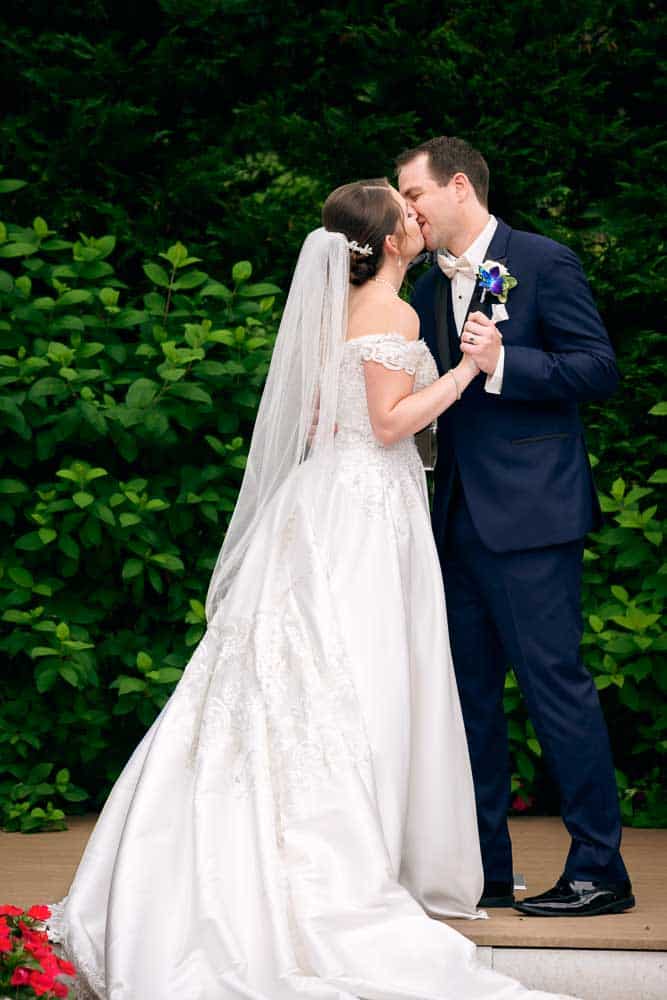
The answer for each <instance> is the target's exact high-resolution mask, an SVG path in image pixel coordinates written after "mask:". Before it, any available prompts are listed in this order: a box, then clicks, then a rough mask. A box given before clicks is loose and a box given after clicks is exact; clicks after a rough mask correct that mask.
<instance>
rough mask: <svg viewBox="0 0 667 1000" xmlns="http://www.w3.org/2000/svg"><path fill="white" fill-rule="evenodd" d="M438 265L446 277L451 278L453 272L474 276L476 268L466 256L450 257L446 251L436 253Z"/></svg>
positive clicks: (468, 276) (469, 276)
mask: <svg viewBox="0 0 667 1000" xmlns="http://www.w3.org/2000/svg"><path fill="white" fill-rule="evenodd" d="M438 267H439V268H440V270H441V271H442V272H443V274H446V275H447V277H448V278H450V279H451V278H453V277H454V275H455V274H463V275H465V276H466V277H467V278H475V277H476V273H477V272H476V269H475V267H474V266H473V265H472V264H471V263H470V261H469V260H468V258H467V257H456V258H455V257H452V256H451V254H448V253H439V254H438Z"/></svg>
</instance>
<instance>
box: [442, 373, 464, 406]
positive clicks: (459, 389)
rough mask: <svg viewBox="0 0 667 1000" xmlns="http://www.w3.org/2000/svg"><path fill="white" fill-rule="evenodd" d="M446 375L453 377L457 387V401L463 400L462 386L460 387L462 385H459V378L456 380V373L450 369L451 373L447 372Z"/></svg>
mask: <svg viewBox="0 0 667 1000" xmlns="http://www.w3.org/2000/svg"><path fill="white" fill-rule="evenodd" d="M445 375H451V376H452V378H453V379H454V385H455V386H456V399H457V401H458V400H459V399H460V398H461V386H460V385H459V383H458V380H457V378H456V375H455V374H454V372H453V371H452V370H451V368H450V369H449V371H447V372H445Z"/></svg>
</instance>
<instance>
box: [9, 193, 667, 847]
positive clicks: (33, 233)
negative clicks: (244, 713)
mask: <svg viewBox="0 0 667 1000" xmlns="http://www.w3.org/2000/svg"><path fill="white" fill-rule="evenodd" d="M17 183H19V182H12V181H5V182H4V185H5V188H9V189H11V188H12V187H14V186H15V185H16V184H17ZM114 242H115V241H114V238H113V237H110V236H104V237H102V238H99V239H95V238H92V237H85V236H81V238H80V239H79V240H77V241H76V242H70V241H68V240H65V239H61V238H59V237H58V235H57V233H55V232H53V231H52V230H50V229H49V226H48V224H47V223H46V222H45V220H44V219H42V218H36V219H35V220H34V223H33V225H32V227H30V228H21V227H19V226H15V225H6V226H5V225H2V224H0V264H1V265H3V266H2V267H0V351H1V352H2V353H1V354H0V428H1V429H2V434H3V450H2V456H1V462H2V464H1V466H0V521H1V522H2V523H3V525H4V526H5V530H4V531H3V536H2V543H1V545H0V611H1V615H0V617H1V619H2V622H3V629H2V634H1V636H0V649H2V651H3V653H4V654H5V662H4V668H3V684H2V689H1V690H0V814H1V816H2V822H3V823H4V825H5V827H6V828H7V829H21V830H24V831H27V832H28V831H31V830H36V829H45V828H46V829H58V828H62V827H63V826H64V814H65V812H77V811H82V810H84V809H90V808H99V807H100V806H101V804H102V803H103V801H104V798H105V797H106V795H107V793H108V791H109V788H110V785H111V783H112V782H113V780H114V779H115V777H116V776H117V774H118V773H119V770H120V768H121V767H122V765H123V764H124V762H125V760H126V759H127V757H128V756H129V754H130V752H131V750H132V748H133V746H134V745H135V744H136V742H137V741H138V740H139V738H140V737H141V735H142V733H143V732H144V731H145V729H146V728H147V727H148V726H149V725H150V723H151V722H152V720H153V719H154V717H155V715H156V714H157V712H158V711H159V709H160V708H161V707H162V705H163V704H164V703H165V701H166V699H167V698H168V696H169V693H170V691H171V690H172V689H173V686H174V684H175V683H176V682H177V681H178V678H179V677H180V675H181V673H182V670H183V668H184V666H185V664H186V663H187V660H188V659H189V656H190V655H191V652H192V647H193V646H194V645H195V644H196V643H197V642H198V640H199V638H200V637H201V635H202V634H203V630H204V627H205V618H204V608H203V599H204V596H205V590H206V586H207V584H208V579H209V576H210V572H211V570H212V567H213V563H214V559H215V556H216V554H217V552H218V549H219V545H220V542H221V539H222V535H223V532H224V529H225V525H226V522H227V519H228V516H229V513H230V511H231V510H232V509H233V506H234V501H235V497H236V493H237V490H238V486H239V483H240V478H241V475H242V470H243V467H244V464H245V454H246V446H247V441H248V436H249V433H250V429H251V425H252V419H253V416H254V413H255V409H256V405H257V402H258V398H259V391H260V388H261V384H262V381H263V378H264V375H265V373H266V371H267V367H268V361H269V357H270V350H271V344H272V340H273V337H274V334H275V330H276V324H277V319H278V312H277V306H276V296H277V295H278V293H279V290H278V288H277V287H276V286H275V285H273V284H270V283H266V282H261V283H255V282H252V281H251V278H252V268H251V265H250V264H249V263H248V262H239V263H237V264H236V265H235V266H234V268H233V271H232V275H231V279H232V280H231V282H229V283H227V284H225V283H223V282H220V281H217V280H214V279H213V278H211V277H210V276H209V275H208V274H207V273H206V272H205V271H204V270H203V269H202V268H201V264H202V262H201V261H200V260H199V259H198V258H195V257H190V256H188V252H187V249H186V248H185V247H184V246H182V245H181V244H180V243H176V244H174V245H173V246H171V247H169V249H168V250H167V251H166V252H164V253H160V254H158V255H157V256H158V258H159V259H157V260H151V261H148V262H146V263H145V264H144V266H143V272H144V276H143V278H142V279H141V281H140V284H141V285H143V288H144V294H142V295H140V296H137V295H136V293H134V292H131V291H129V290H128V289H127V287H126V285H125V283H124V282H122V281H121V280H119V278H118V277H117V276H116V273H115V271H114V267H113V265H112V264H111V262H110V258H111V256H112V254H113V252H114V249H115V247H114ZM664 412H665V406H664V404H658V405H656V406H654V407H653V408H652V413H651V414H649V415H647V418H646V419H647V423H648V425H649V426H650V429H651V434H649V435H648V441H649V443H651V442H653V441H654V437H653V436H652V435H655V436H657V434H658V429H659V423H660V419H661V416H660V414H664ZM591 413H592V417H593V419H592V420H591V423H592V425H593V426H592V431H593V434H594V436H595V437H596V438H597V440H598V442H602V441H603V438H604V435H603V434H602V433H601V432H600V429H599V428H597V429H596V427H595V419H594V418H595V411H591ZM650 450H651V449H649V451H650ZM653 450H655V449H653ZM594 461H595V462H596V463H597V459H595V458H594ZM597 473H598V479H599V481H600V483H601V485H602V486H603V488H604V490H603V493H602V503H603V506H604V509H605V510H606V511H607V512H608V523H607V524H606V526H605V527H604V528H603V529H602V531H601V532H599V533H598V534H596V535H593V536H591V538H590V547H589V548H588V549H587V550H586V565H585V588H584V618H585V622H586V632H585V635H584V652H585V656H586V660H587V663H588V665H589V667H590V668H591V670H592V672H593V674H594V676H595V681H596V684H597V686H598V688H599V689H600V692H601V697H602V699H603V702H604V705H605V709H606V712H607V716H608V718H609V720H610V728H611V732H612V737H613V740H614V748H615V753H616V758H617V761H618V763H619V768H620V770H619V774H618V777H619V789H620V793H621V797H622V805H623V811H624V816H625V818H626V820H627V821H629V822H633V823H637V824H662V823H665V821H666V820H667V815H666V812H665V808H664V804H663V803H662V802H661V799H660V774H659V767H660V764H661V762H662V761H664V752H665V748H666V746H667V740H666V733H665V729H666V726H667V712H666V710H665V698H664V695H665V692H667V669H666V666H665V658H664V652H665V648H666V645H667V644H666V639H665V634H664V632H662V631H661V621H660V616H661V612H662V609H663V602H664V594H665V583H666V581H667V574H666V573H665V566H664V564H662V563H661V558H660V551H661V544H662V530H663V529H662V520H661V516H660V514H659V511H658V506H657V490H658V488H659V486H660V484H662V483H664V482H665V471H664V470H662V471H657V472H654V473H653V474H652V475H651V476H650V479H648V482H647V483H645V482H637V481H635V480H634V479H633V480H632V481H631V482H627V483H626V482H625V481H624V480H623V479H622V478H620V477H617V478H614V480H613V482H612V483H611V484H609V479H610V475H609V473H608V472H606V471H605V468H604V463H599V464H598V465H597ZM506 706H507V709H508V713H509V717H510V739H511V744H512V753H513V760H514V772H515V773H514V776H513V789H514V792H515V798H514V805H515V808H517V809H522V808H524V807H525V806H529V805H530V804H531V803H535V805H536V807H538V808H542V809H544V808H545V807H546V808H548V807H549V790H548V785H545V775H544V769H543V767H542V764H541V760H540V757H541V750H540V747H539V744H538V742H537V740H536V739H535V733H534V731H533V729H532V727H531V725H530V723H529V722H528V721H527V717H526V714H525V710H524V708H523V704H522V702H521V699H520V696H519V693H518V690H517V688H516V683H515V680H514V677H513V675H512V674H510V675H509V676H508V680H507V691H506Z"/></svg>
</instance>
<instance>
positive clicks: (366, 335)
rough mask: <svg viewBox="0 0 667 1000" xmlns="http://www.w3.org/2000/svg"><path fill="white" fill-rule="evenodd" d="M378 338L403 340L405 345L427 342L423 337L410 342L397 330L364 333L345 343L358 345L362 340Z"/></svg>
mask: <svg viewBox="0 0 667 1000" xmlns="http://www.w3.org/2000/svg"><path fill="white" fill-rule="evenodd" d="M378 337H385V338H386V337H389V338H392V339H395V340H401V341H403V343H404V344H423V343H425V341H424V339H423V338H422V337H417V339H416V340H408V338H407V337H404V336H403V334H402V333H399V332H398V331H397V330H387V332H386V333H362V335H361V336H360V337H350V338H349V340H346V341H345V343H346V344H356V343H357V342H358V341H360V340H370V339H371V338H378Z"/></svg>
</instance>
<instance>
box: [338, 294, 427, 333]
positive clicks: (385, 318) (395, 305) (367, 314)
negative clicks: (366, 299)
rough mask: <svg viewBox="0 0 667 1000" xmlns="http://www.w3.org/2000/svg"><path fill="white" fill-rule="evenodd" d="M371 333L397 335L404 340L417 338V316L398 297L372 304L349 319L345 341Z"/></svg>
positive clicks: (358, 310)
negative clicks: (390, 300)
mask: <svg viewBox="0 0 667 1000" xmlns="http://www.w3.org/2000/svg"><path fill="white" fill-rule="evenodd" d="M371 333H399V334H400V335H401V336H402V337H405V339H406V340H417V338H418V337H419V316H418V315H417V313H416V312H415V310H414V309H413V308H412V306H411V305H410V303H409V302H405V301H404V300H403V299H399V298H398V297H397V298H396V299H394V300H393V301H392V302H385V301H383V302H374V303H373V304H372V305H371V304H370V303H369V304H368V306H366V307H365V308H361V309H356V310H355V311H354V312H353V314H352V316H351V317H350V325H349V328H348V334H347V339H348V340H355V339H356V338H357V337H364V336H367V335H368V334H371Z"/></svg>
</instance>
